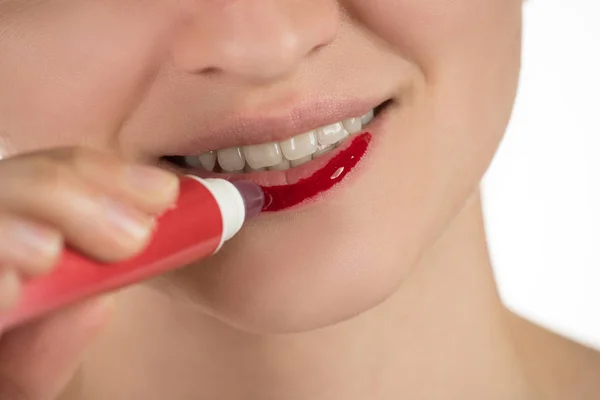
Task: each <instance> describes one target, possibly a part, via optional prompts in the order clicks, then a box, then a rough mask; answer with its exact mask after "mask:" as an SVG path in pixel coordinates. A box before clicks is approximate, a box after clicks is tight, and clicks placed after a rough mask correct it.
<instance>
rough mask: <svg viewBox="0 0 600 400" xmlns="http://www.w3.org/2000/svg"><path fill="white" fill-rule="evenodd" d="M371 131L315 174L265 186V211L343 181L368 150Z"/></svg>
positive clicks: (299, 200) (279, 208) (287, 205)
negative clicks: (294, 181) (292, 182)
mask: <svg viewBox="0 0 600 400" xmlns="http://www.w3.org/2000/svg"><path fill="white" fill-rule="evenodd" d="M371 138H372V136H371V134H370V133H363V134H361V135H359V136H357V137H356V138H354V140H352V143H351V144H350V146H348V147H347V148H346V149H344V150H342V151H341V152H340V153H339V154H337V155H336V156H335V157H333V158H332V159H331V160H329V162H328V163H327V164H326V165H325V166H324V167H323V168H321V169H319V170H318V171H317V172H315V173H314V174H313V175H311V176H309V177H308V178H305V179H302V180H300V181H298V182H297V183H294V184H292V185H280V186H263V187H262V189H263V192H264V193H265V206H264V208H263V211H266V212H269V211H271V212H275V211H282V210H285V209H288V208H290V207H293V206H296V205H298V204H300V203H303V202H305V201H306V200H309V199H311V198H313V197H315V196H317V195H318V194H320V193H323V192H325V191H327V190H329V189H331V188H332V187H333V186H335V185H337V184H338V183H340V182H341V181H342V180H343V179H344V178H345V177H346V175H348V173H349V172H350V171H352V170H353V169H354V167H355V166H356V164H358V162H359V161H360V160H361V159H362V157H363V156H364V155H365V153H366V152H367V149H368V147H369V143H370V142H371Z"/></svg>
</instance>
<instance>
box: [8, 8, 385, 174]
mask: <svg viewBox="0 0 600 400" xmlns="http://www.w3.org/2000/svg"><path fill="white" fill-rule="evenodd" d="M1 1H2V0H0V2H1ZM374 117H375V112H374V110H371V111H370V112H368V113H367V114H365V115H363V116H362V117H355V118H349V119H346V120H344V121H342V122H337V123H335V124H331V125H327V126H323V127H321V128H319V129H317V130H315V131H311V132H307V133H303V134H300V135H297V136H294V137H293V138H290V139H287V140H284V141H282V142H280V143H275V142H274V143H265V144H258V145H251V146H244V147H231V148H228V149H223V150H218V151H210V152H207V153H204V154H202V155H200V156H189V157H185V162H186V164H187V165H189V166H191V167H196V168H199V167H203V168H204V169H205V170H207V171H213V170H214V169H215V165H216V163H217V162H218V163H219V165H220V166H221V169H222V170H223V171H225V172H243V171H245V172H257V171H265V170H269V171H282V170H286V169H289V168H293V167H297V166H298V165H302V164H305V163H307V162H309V161H311V160H312V159H315V158H318V157H320V156H322V155H323V154H326V153H328V152H330V151H332V150H333V149H335V148H336V147H337V145H338V144H339V143H340V142H341V141H343V140H344V139H345V138H347V137H348V136H349V135H353V134H355V133H358V132H360V131H361V130H362V129H363V127H364V126H365V125H367V124H369V123H370V122H371V121H373V118H374Z"/></svg>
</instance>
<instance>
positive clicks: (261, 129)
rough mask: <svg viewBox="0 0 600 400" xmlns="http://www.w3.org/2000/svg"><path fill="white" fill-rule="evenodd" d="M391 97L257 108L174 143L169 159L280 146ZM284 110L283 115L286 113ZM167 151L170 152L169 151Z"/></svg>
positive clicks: (366, 109) (351, 116) (221, 121)
mask: <svg viewBox="0 0 600 400" xmlns="http://www.w3.org/2000/svg"><path fill="white" fill-rule="evenodd" d="M389 99H390V98H389V97H383V98H379V99H374V100H361V99H331V98H329V99H321V100H318V101H313V102H308V101H307V102H304V103H300V104H295V105H292V106H291V107H287V108H285V104H280V105H278V106H277V107H276V108H268V107H255V108H253V109H251V110H249V111H247V112H242V113H237V114H233V115H231V116H230V117H227V118H225V119H220V120H219V121H218V122H217V121H215V122H216V123H215V125H214V126H211V125H209V126H208V132H206V133H204V134H197V133H196V134H195V135H191V136H189V137H184V138H182V139H181V140H178V141H177V143H172V142H171V146H172V147H171V148H169V149H168V153H167V154H165V155H178V156H188V155H197V154H202V153H205V152H207V151H211V150H219V149H224V148H229V147H235V146H245V145H252V144H260V143H269V142H277V141H282V140H285V139H289V138H290V137H293V136H295V135H299V134H301V133H305V132H308V131H311V130H314V129H317V128H319V127H322V126H325V125H329V124H333V123H336V122H340V121H343V120H345V119H349V118H353V117H360V116H362V115H365V114H367V113H368V112H369V111H371V110H373V109H375V108H376V107H377V106H379V105H381V104H383V103H384V102H386V101H387V100H389ZM282 110H283V111H282ZM165 150H166V149H165Z"/></svg>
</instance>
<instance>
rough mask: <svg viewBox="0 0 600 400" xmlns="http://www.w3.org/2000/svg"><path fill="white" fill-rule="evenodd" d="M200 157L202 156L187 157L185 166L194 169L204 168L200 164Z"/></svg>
mask: <svg viewBox="0 0 600 400" xmlns="http://www.w3.org/2000/svg"><path fill="white" fill-rule="evenodd" d="M200 157H202V156H187V157H185V164H186V165H189V166H190V167H194V168H200V167H203V165H202V163H201V162H200Z"/></svg>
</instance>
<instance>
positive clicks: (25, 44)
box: [0, 0, 521, 332]
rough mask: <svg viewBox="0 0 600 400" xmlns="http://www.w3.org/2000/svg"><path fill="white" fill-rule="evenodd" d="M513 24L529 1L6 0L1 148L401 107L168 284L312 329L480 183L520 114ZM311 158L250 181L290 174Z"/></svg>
mask: <svg viewBox="0 0 600 400" xmlns="http://www.w3.org/2000/svg"><path fill="white" fill-rule="evenodd" d="M520 18H521V0H454V1H447V0H341V1H334V0H262V1H259V0H246V1H241V0H238V1H235V0H228V1H225V0H183V1H170V0H162V1H160V0H159V1H152V2H144V1H133V0H99V1H80V0H35V1H29V0H0V54H1V56H0V151H1V152H3V154H4V155H5V156H6V155H10V154H14V153H18V152H23V151H29V150H33V149H39V148H44V147H51V146H72V145H82V146H94V147H97V148H101V149H110V150H111V151H115V152H118V153H120V154H122V155H123V156H124V157H127V158H129V159H132V160H136V161H140V162H147V163H157V162H158V160H159V158H160V157H161V156H165V155H190V154H191V155H195V154H201V153H204V152H206V151H208V150H217V149H220V148H223V147H232V146H242V145H251V144H257V143H264V142H272V141H274V140H275V139H277V140H278V141H279V142H283V141H285V139H288V138H290V137H292V136H294V135H296V134H298V133H301V132H306V131H311V130H314V129H317V128H319V127H320V126H322V125H328V124H332V123H335V122H338V121H341V120H345V119H349V118H351V117H357V116H360V115H362V114H364V113H366V112H367V111H369V110H370V109H373V108H375V107H376V106H378V105H379V104H381V103H384V102H386V101H387V100H391V102H387V103H386V104H387V107H385V109H384V110H383V111H382V112H380V113H379V114H378V116H377V117H376V119H375V120H374V121H373V122H372V123H371V124H370V126H366V127H365V129H366V130H367V131H369V132H371V134H372V140H371V142H370V145H369V147H368V150H367V153H366V155H365V156H364V157H363V158H362V159H361V160H360V162H359V163H358V165H357V166H356V167H355V168H354V169H353V170H352V171H351V172H350V173H349V174H348V175H347V176H346V177H345V178H344V180H343V181H342V182H341V183H340V184H339V185H337V186H334V187H333V188H332V189H331V190H329V191H327V192H325V193H323V194H322V195H320V196H318V198H316V199H312V200H311V201H309V202H307V203H305V204H303V205H300V206H298V207H294V208H291V209H288V210H284V211H280V212H275V213H267V214H264V215H263V216H262V217H261V218H259V219H257V220H254V221H253V222H252V223H251V224H250V225H249V226H248V227H247V229H245V230H244V231H243V233H241V234H240V235H239V236H237V237H236V238H234V239H233V240H232V241H231V242H230V243H229V244H228V245H227V246H226V247H225V248H224V249H223V251H222V252H221V253H219V254H218V255H217V256H216V257H214V258H212V259H210V260H208V261H206V262H203V263H201V264H200V265H198V266H194V267H192V268H187V269H184V270H182V271H181V272H178V273H177V274H174V275H173V276H171V277H169V279H170V280H171V283H175V284H176V287H178V288H180V289H181V290H183V291H185V295H186V297H188V298H189V296H193V298H194V299H195V300H196V301H197V302H198V303H199V304H201V305H202V306H203V307H204V308H205V309H206V311H207V312H208V313H210V314H212V315H214V316H216V317H218V318H220V319H222V320H225V321H227V322H228V323H230V324H233V325H235V326H237V327H240V328H242V329H246V330H250V331H255V332H288V331H303V330H308V329H314V328H317V327H321V326H324V325H329V324H332V323H335V322H338V321H340V320H343V319H345V318H349V317H351V316H353V315H356V314H357V313H360V312H363V311H365V310H367V309H369V308H371V307H373V306H375V305H377V304H378V303H380V302H381V301H383V300H384V299H386V298H387V297H389V296H390V295H391V294H392V293H393V292H394V291H396V290H402V285H401V284H402V281H403V279H404V278H405V277H406V276H407V275H408V274H409V272H411V270H412V269H413V268H415V267H416V263H417V259H418V258H419V256H420V255H422V254H423V253H424V252H427V250H428V248H429V247H430V246H431V245H432V243H433V242H434V241H435V239H436V238H437V237H438V236H439V235H440V234H441V232H442V231H443V230H444V228H445V227H446V226H447V225H448V224H449V221H450V220H451V219H452V218H453V217H454V216H455V215H456V214H457V213H458V211H459V210H460V209H461V208H462V207H463V206H464V204H465V202H466V201H467V199H468V198H469V197H470V196H471V195H472V193H473V192H474V191H475V190H476V189H477V185H478V183H479V180H480V178H481V177H482V175H483V173H484V171H485V169H486V168H487V166H488V163H489V162H490V159H491V157H492V155H493V153H494V151H495V149H496V147H497V145H498V142H499V141H500V139H501V137H502V135H503V132H504V129H505V127H506V124H507V121H508V119H509V114H510V111H511V108H512V104H513V97H514V93H515V88H516V84H517V77H518V67H519V55H520V29H521V20H520ZM323 137H324V136H322V137H321V138H323ZM354 137H357V135H354V136H352V137H349V138H346V139H344V141H343V142H342V144H341V146H340V147H339V148H336V149H334V150H332V152H331V153H329V154H328V155H325V156H323V157H333V156H334V153H335V152H340V151H342V150H343V148H344V147H347V146H349V145H350V144H351V143H352V140H353V138H354ZM307 143H309V144H308V145H307V146H309V147H310V140H308V142H307ZM288 144H289V143H288ZM269 148H271V149H272V148H273V147H269ZM222 154H225V153H222ZM265 157H266V153H261V152H260V151H258V152H256V154H255V158H257V159H258V162H262V161H261V160H263V158H265ZM205 158H206V157H205ZM290 158H293V157H290ZM190 159H192V160H193V158H190ZM190 159H188V160H190ZM206 159H209V157H208V158H206ZM221 160H222V163H223V164H225V166H228V167H229V168H232V169H235V168H234V166H233V164H235V162H236V160H235V158H233V159H232V158H229V159H228V158H227V156H223V158H221ZM323 160H324V159H323ZM311 162H312V163H313V164H310V163H309V164H304V165H300V166H296V167H292V169H289V170H287V171H285V172H281V171H272V172H269V173H268V174H265V173H261V174H256V173H255V174H254V178H252V177H250V176H247V177H248V178H252V179H266V180H272V181H277V180H286V179H287V180H294V179H296V180H297V179H299V177H301V176H303V175H306V174H308V173H309V170H311V169H313V170H314V169H315V168H317V167H316V166H317V164H318V163H319V161H318V160H313V161H311ZM321 163H322V162H321ZM294 164H296V163H294ZM311 165H312V166H313V167H311ZM238 177H239V176H238ZM265 177H266V178H265ZM168 286H169V287H173V285H171V284H170V285H168Z"/></svg>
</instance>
